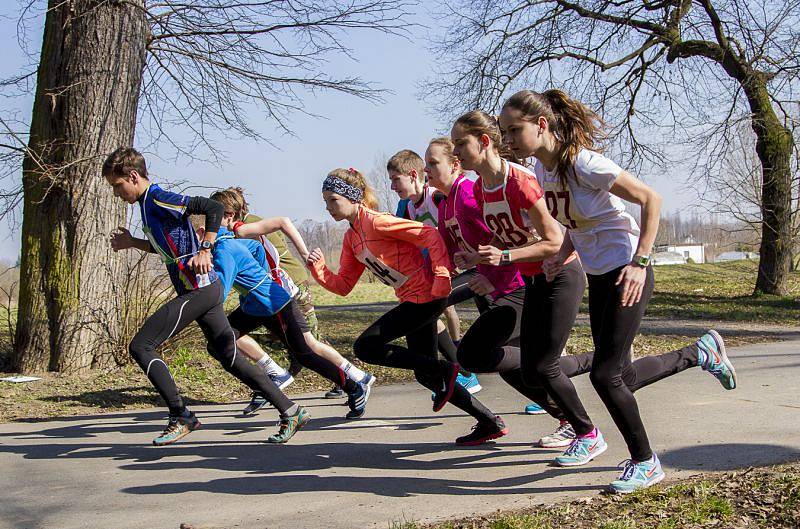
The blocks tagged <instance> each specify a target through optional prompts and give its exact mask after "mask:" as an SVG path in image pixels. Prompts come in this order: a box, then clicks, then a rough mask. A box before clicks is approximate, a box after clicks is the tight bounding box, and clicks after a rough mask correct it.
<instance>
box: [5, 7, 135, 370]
mask: <svg viewBox="0 0 800 529" xmlns="http://www.w3.org/2000/svg"><path fill="white" fill-rule="evenodd" d="M143 4H144V1H143V0H135V1H131V0H129V1H127V2H124V3H123V2H116V1H111V2H109V1H101V0H92V1H90V0H72V1H71V2H63V1H62V0H50V2H49V6H48V11H47V18H46V22H45V30H44V38H43V42H42V54H41V59H40V63H39V71H38V78H37V87H36V99H35V101H34V106H33V116H32V119H31V135H30V140H29V145H28V147H29V153H28V155H27V156H26V158H25V160H24V163H23V186H24V193H25V199H24V212H23V222H22V260H21V269H20V278H21V281H20V285H21V286H20V296H19V316H18V322H17V333H16V341H15V345H16V350H15V357H14V360H15V367H16V368H17V369H18V370H20V371H24V372H35V371H42V370H46V369H50V370H57V371H69V372H75V371H82V370H85V369H88V368H90V367H92V366H96V365H98V364H103V363H105V362H106V361H107V359H108V358H110V356H109V354H108V353H110V352H111V347H113V344H114V341H115V339H117V338H118V335H117V333H118V322H119V316H118V313H119V311H118V300H117V299H116V298H117V297H118V296H117V295H113V294H112V290H113V285H114V284H115V283H119V282H120V281H121V279H122V278H121V277H120V273H121V264H122V263H121V260H120V259H119V258H118V257H115V256H114V255H113V253H112V252H111V249H110V246H109V243H108V234H109V232H110V231H111V230H112V229H113V228H114V227H116V226H118V225H120V223H121V222H123V221H124V218H125V208H124V206H123V205H122V204H121V203H119V201H118V200H117V199H115V198H114V197H113V196H112V193H111V191H110V188H109V187H108V186H107V184H106V182H105V179H104V178H103V177H102V175H101V174H100V167H101V165H102V162H103V160H104V158H105V156H106V155H107V154H108V153H109V152H111V151H112V150H114V149H115V148H116V147H118V146H119V145H131V144H132V143H133V138H134V128H135V125H136V110H137V105H138V99H139V89H140V85H141V81H142V72H143V69H144V64H145V52H146V42H147V37H148V26H147V21H146V19H145V15H144V11H143Z"/></svg>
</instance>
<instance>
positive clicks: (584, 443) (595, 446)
mask: <svg viewBox="0 0 800 529" xmlns="http://www.w3.org/2000/svg"><path fill="white" fill-rule="evenodd" d="M594 431H595V433H596V435H595V437H594V438H592V437H576V438H575V440H574V441H572V443H570V445H569V448H567V449H566V450H565V451H564V453H563V454H561V455H560V456H558V457H557V458H556V459H555V464H556V465H558V466H560V467H579V466H581V465H585V464H586V463H588V462H589V461H591V460H592V459H594V458H595V457H597V456H599V455H600V454H602V453H603V452H605V451H606V450H608V445H607V444H606V440H605V439H604V438H603V434H601V433H600V430H598V429H597V428H595V430H594Z"/></svg>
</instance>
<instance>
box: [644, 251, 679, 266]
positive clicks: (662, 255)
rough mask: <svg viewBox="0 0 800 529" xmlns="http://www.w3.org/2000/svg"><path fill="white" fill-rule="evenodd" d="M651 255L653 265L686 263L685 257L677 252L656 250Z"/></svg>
mask: <svg viewBox="0 0 800 529" xmlns="http://www.w3.org/2000/svg"><path fill="white" fill-rule="evenodd" d="M652 257H653V266H661V265H676V264H686V258H685V257H684V256H683V254H680V253H677V252H656V253H654V254H653V256H652Z"/></svg>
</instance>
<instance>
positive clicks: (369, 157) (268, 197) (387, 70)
mask: <svg viewBox="0 0 800 529" xmlns="http://www.w3.org/2000/svg"><path fill="white" fill-rule="evenodd" d="M15 4H16V3H15V2H4V3H3V8H2V11H1V12H0V13H2V14H3V15H5V16H6V17H5V18H2V19H0V39H2V40H0V44H1V45H2V46H3V49H4V50H5V53H3V54H2V55H0V76H2V77H3V78H5V77H8V76H10V75H12V74H13V73H14V72H16V71H18V70H19V68H20V67H21V66H22V65H23V64H25V62H26V61H27V58H26V57H25V55H24V52H23V51H22V50H21V49H20V48H19V45H18V44H17V40H16V36H15V32H16V15H15V13H16V5H15ZM421 14H422V15H424V13H421ZM35 29H39V31H40V28H35ZM428 35H429V30H426V29H418V30H415V31H414V33H413V35H412V37H411V39H410V40H404V39H401V38H397V37H390V36H386V35H381V34H377V33H363V32H362V33H358V32H356V33H353V34H352V35H351V36H349V38H348V43H349V44H350V45H351V47H352V49H353V51H354V55H355V57H356V58H357V59H358V62H352V61H350V60H347V59H344V58H342V59H336V60H334V61H333V62H332V63H331V64H330V65H329V67H330V68H333V69H335V71H337V72H338V71H342V72H344V73H346V74H348V75H358V76H360V77H362V78H364V79H365V80H367V81H370V82H372V83H374V85H375V86H376V87H377V88H384V89H387V90H391V91H392V93H389V94H386V96H385V101H384V102H383V103H379V104H373V103H370V102H367V101H363V100H359V99H356V98H353V97H350V96H345V95H341V94H332V93H328V94H316V95H314V96H313V97H311V96H310V97H309V98H308V99H307V108H308V110H309V111H310V112H312V113H315V114H320V115H323V116H325V118H326V119H319V118H311V117H308V116H304V115H295V116H294V117H293V119H292V123H291V124H290V126H291V128H292V129H293V130H294V132H295V134H296V137H290V136H285V135H280V134H278V133H276V132H274V131H273V130H272V129H271V128H269V127H268V126H265V127H262V128H260V131H261V132H262V133H264V134H265V135H267V136H269V137H270V139H271V140H272V142H273V143H274V145H275V146H270V145H268V144H266V143H256V142H253V141H251V140H238V141H237V140H229V139H221V140H219V142H218V146H219V147H220V148H221V149H222V150H223V151H225V152H226V161H225V162H224V163H223V164H221V165H219V166H218V165H214V164H210V163H202V162H191V161H189V160H185V159H179V160H178V161H177V162H176V161H175V160H174V153H173V152H172V151H171V150H170V149H169V147H168V146H166V145H160V146H159V147H158V149H157V151H158V152H157V154H158V156H150V157H149V159H148V165H149V169H150V171H151V172H152V173H154V174H156V175H157V176H159V177H161V178H166V179H168V180H173V181H177V180H181V181H183V180H188V181H191V182H192V183H194V184H197V185H200V186H208V187H215V188H216V187H225V186H228V185H240V186H242V187H244V188H245V190H246V191H247V192H248V193H249V195H250V203H251V205H252V209H253V210H254V211H255V212H257V213H259V214H261V215H285V216H289V217H291V218H293V219H296V220H302V219H306V218H310V219H317V220H324V219H325V218H326V216H327V215H326V214H325V211H324V209H323V204H322V199H321V196H320V192H319V188H320V183H321V181H322V179H323V178H324V176H325V174H326V173H327V172H328V171H329V170H330V169H332V168H334V167H356V168H359V169H361V170H362V171H365V172H366V171H368V170H369V169H370V168H372V167H373V166H374V164H375V158H376V155H378V154H379V153H386V154H392V153H394V152H396V151H398V150H400V149H404V148H411V149H414V150H416V151H417V152H419V153H422V151H424V148H425V146H426V145H427V141H428V140H429V139H430V138H432V137H434V136H436V135H439V134H440V133H442V132H446V131H447V130H448V129H449V126H448V124H446V123H444V122H442V121H441V120H439V119H437V117H436V116H434V115H432V114H431V113H430V108H429V105H426V104H425V102H422V101H419V100H418V99H417V96H416V93H417V92H418V86H419V83H420V82H422V81H423V80H424V78H425V77H426V76H429V75H431V73H432V67H433V66H434V62H433V61H434V57H432V56H431V54H430V53H429V52H428V51H427V50H426V43H427V42H426V39H427V36H428ZM29 42H30V47H31V49H32V50H33V51H34V52H38V49H39V46H40V44H41V36H40V34H36V35H33V34H31V35H30V38H29ZM534 88H539V87H534ZM30 109H31V99H30V98H16V99H0V111H2V112H4V113H5V112H7V111H9V110H16V111H19V112H20V115H21V116H24V117H25V119H27V118H28V117H29V116H30ZM254 115H255V118H254V122H256V123H257V122H258V115H257V109H254ZM200 154H201V155H202V154H203V153H200ZM20 174H21V173H20ZM658 174H659V173H655V172H654V173H653V175H652V176H650V175H644V179H645V180H646V181H647V182H648V183H650V184H651V185H653V186H654V187H655V188H656V190H657V191H659V192H660V193H661V194H662V195H663V197H664V209H665V210H677V209H683V208H685V207H686V205H687V203H688V202H689V201H691V195H690V193H688V192H685V193H681V192H680V191H681V190H682V187H681V186H680V184H679V183H678V181H679V180H680V178H676V176H675V175H674V174H673V175H672V176H671V178H666V177H658V176H657V175H658ZM4 228H5V229H4V231H5V232H6V233H7V234H8V235H7V236H6V237H2V238H0V255H2V256H3V257H4V260H7V261H9V260H10V261H13V260H15V258H14V257H12V256H16V255H18V253H19V236H18V234H17V233H16V230H13V229H12V228H11V226H10V225H9V223H8V222H7V221H5V225H4Z"/></svg>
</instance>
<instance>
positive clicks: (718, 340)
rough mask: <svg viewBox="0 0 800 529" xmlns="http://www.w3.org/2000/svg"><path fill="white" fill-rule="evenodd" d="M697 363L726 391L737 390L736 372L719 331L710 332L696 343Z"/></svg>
mask: <svg viewBox="0 0 800 529" xmlns="http://www.w3.org/2000/svg"><path fill="white" fill-rule="evenodd" d="M694 344H695V345H696V346H697V363H698V364H699V365H700V367H701V368H702V369H703V370H704V371H708V372H709V373H711V374H712V375H714V377H715V378H716V379H717V380H719V383H720V384H722V387H723V388H725V389H736V370H735V369H734V368H733V364H732V363H731V361H730V360H729V359H728V355H727V353H725V342H724V341H723V340H722V336H720V335H719V333H718V332H717V331H714V330H710V331H708V332H707V333H706V334H704V335H703V336H701V337H700V339H699V340H697V341H696V342H695V343H694Z"/></svg>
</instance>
